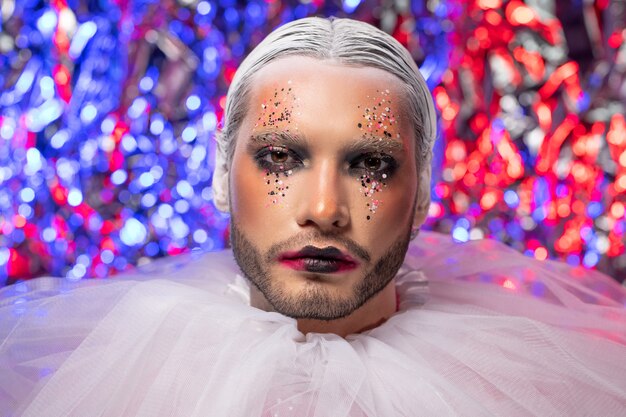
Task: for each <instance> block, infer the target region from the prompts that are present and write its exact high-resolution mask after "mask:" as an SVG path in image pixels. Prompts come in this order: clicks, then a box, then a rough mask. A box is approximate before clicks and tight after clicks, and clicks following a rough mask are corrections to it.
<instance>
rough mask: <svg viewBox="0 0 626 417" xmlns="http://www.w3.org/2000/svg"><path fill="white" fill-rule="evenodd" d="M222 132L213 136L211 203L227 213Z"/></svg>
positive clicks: (226, 177) (226, 175) (226, 179)
mask: <svg viewBox="0 0 626 417" xmlns="http://www.w3.org/2000/svg"><path fill="white" fill-rule="evenodd" d="M222 135H223V132H221V131H218V132H216V134H215V137H216V142H217V146H216V148H217V149H216V150H215V170H214V171H213V184H212V187H213V203H214V204H215V207H217V209H218V210H219V211H221V212H224V213H228V211H229V210H230V207H229V201H230V199H229V184H228V177H229V174H230V172H229V167H228V158H227V156H226V150H225V149H223V148H224V146H223V141H222V140H221V137H222Z"/></svg>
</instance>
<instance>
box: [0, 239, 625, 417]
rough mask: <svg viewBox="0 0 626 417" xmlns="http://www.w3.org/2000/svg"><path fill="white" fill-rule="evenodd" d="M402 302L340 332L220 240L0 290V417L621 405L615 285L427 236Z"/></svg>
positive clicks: (604, 411) (491, 248) (404, 279)
mask: <svg viewBox="0 0 626 417" xmlns="http://www.w3.org/2000/svg"><path fill="white" fill-rule="evenodd" d="M405 264H406V266H405V267H404V268H403V270H402V271H401V272H400V274H399V276H398V284H397V289H398V294H399V297H400V311H399V312H398V313H397V314H396V315H395V316H393V317H392V318H391V319H389V320H388V321H387V322H386V323H385V324H383V325H382V326H380V327H378V328H376V329H373V330H370V331H368V332H365V333H363V334H358V335H351V336H349V337H347V338H346V339H342V338H340V337H337V336H335V335H329V334H308V335H306V336H305V335H303V334H301V333H300V332H299V331H298V330H297V328H296V325H295V321H294V320H293V319H290V318H287V317H284V316H281V315H280V314H277V313H268V312H263V311H260V310H258V309H255V308H252V307H250V306H249V305H248V299H247V284H246V282H245V280H243V279H242V278H241V277H238V276H237V268H236V266H235V264H234V262H233V261H232V254H231V253H230V252H221V253H212V254H201V255H186V256H182V257H177V258H173V259H169V260H165V261H157V262H155V263H153V264H151V265H150V266H147V267H144V268H142V269H139V270H136V271H135V272H134V273H129V274H126V275H125V276H120V277H117V278H114V279H110V280H89V281H85V282H81V283H74V284H73V283H69V282H67V281H65V280H61V279H54V278H42V279H37V280H33V281H29V282H26V283H21V284H18V285H14V286H12V287H8V288H6V289H4V290H3V291H2V292H1V293H0V296H1V298H2V301H0V338H1V340H2V342H1V344H0V415H3V416H4V415H12V414H15V415H24V416H116V417H118V416H149V417H154V416H185V417H188V416H232V417H234V416H241V417H253V416H262V417H266V416H267V417H269V416H281V417H284V416H297V417H308V416H319V417H322V416H323V417H328V416H336V417H343V416H383V417H392V416H419V415H428V416H483V415H498V416H504V415H506V416H517V415H520V416H522V415H523V416H526V415H537V416H547V415H563V416H578V415H580V416H583V415H602V416H618V415H626V392H625V391H626V361H625V359H626V310H625V309H624V305H625V303H626V293H625V291H624V289H623V288H621V287H620V286H619V285H617V284H616V283H615V282H613V281H612V280H611V279H610V278H608V277H605V276H603V275H601V274H598V273H593V272H589V271H583V270H580V269H573V268H570V267H567V266H565V265H562V264H557V263H552V262H537V261H533V260H532V259H529V258H527V257H523V256H521V255H519V254H517V253H516V252H514V251H513V250H511V249H508V248H506V247H505V246H503V245H500V244H497V243H495V242H491V241H479V242H472V243H468V244H462V245H461V244H456V243H453V242H452V241H451V240H450V239H449V238H448V237H444V236H441V235H437V234H432V233H424V234H422V236H420V237H419V238H418V239H417V241H416V242H414V243H413V244H412V245H411V248H410V251H409V254H408V255H407V259H406V263H405Z"/></svg>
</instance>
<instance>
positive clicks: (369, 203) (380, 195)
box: [352, 172, 417, 240]
mask: <svg viewBox="0 0 626 417" xmlns="http://www.w3.org/2000/svg"><path fill="white" fill-rule="evenodd" d="M354 188H355V189H356V190H357V191H358V197H357V198H358V200H357V203H356V205H353V207H355V211H354V213H353V216H352V217H353V220H354V221H355V222H356V223H357V224H359V225H360V226H362V227H363V228H366V229H370V230H371V231H374V230H376V232H375V233H373V234H374V235H376V236H377V239H378V238H380V239H383V240H384V236H387V235H389V236H390V240H393V239H396V238H397V234H398V233H404V231H405V229H406V227H408V225H410V224H411V222H412V218H413V206H414V204H415V197H416V192H417V191H416V190H417V178H415V174H409V173H402V172H398V173H396V175H395V176H394V178H393V179H387V178H378V179H376V178H372V177H369V176H363V177H361V178H359V181H358V183H357V184H355V185H354ZM391 235H393V237H392V236H391Z"/></svg>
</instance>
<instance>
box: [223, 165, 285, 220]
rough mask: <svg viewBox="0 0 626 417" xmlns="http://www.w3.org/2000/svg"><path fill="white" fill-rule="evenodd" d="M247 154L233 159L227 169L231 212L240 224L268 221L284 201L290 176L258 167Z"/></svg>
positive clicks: (281, 206)
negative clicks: (246, 156)
mask: <svg viewBox="0 0 626 417" xmlns="http://www.w3.org/2000/svg"><path fill="white" fill-rule="evenodd" d="M246 159H247V158H245V157H244V158H237V156H235V158H234V159H233V164H232V170H231V184H230V190H231V213H232V215H233V217H235V218H236V220H237V222H238V223H240V224H253V223H259V224H268V222H267V216H274V215H276V214H277V212H279V211H281V209H283V208H284V207H285V205H286V199H287V198H288V193H289V192H290V191H291V190H290V188H292V187H291V186H290V184H291V178H289V176H288V175H285V174H282V173H280V174H279V173H272V172H268V171H262V170H260V169H259V168H258V167H257V166H256V164H255V163H254V162H252V161H246Z"/></svg>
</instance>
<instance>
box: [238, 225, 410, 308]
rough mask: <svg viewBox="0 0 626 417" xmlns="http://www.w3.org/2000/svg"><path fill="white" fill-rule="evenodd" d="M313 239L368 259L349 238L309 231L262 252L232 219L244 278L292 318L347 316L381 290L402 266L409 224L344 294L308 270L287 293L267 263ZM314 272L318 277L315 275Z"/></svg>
mask: <svg viewBox="0 0 626 417" xmlns="http://www.w3.org/2000/svg"><path fill="white" fill-rule="evenodd" d="M315 241H324V242H336V243H338V244H340V245H343V246H344V247H346V248H347V249H348V250H349V251H351V252H352V253H353V254H355V255H357V256H358V257H360V258H361V259H362V260H365V261H367V263H369V261H370V255H369V253H368V252H367V250H365V249H364V248H362V247H361V246H359V245H358V244H357V243H356V242H354V241H353V240H351V239H347V238H345V237H342V236H339V235H336V234H324V233H322V232H319V231H311V232H307V233H303V234H300V235H297V236H295V237H293V238H291V239H287V240H285V241H283V242H279V243H277V244H274V245H272V246H271V247H270V248H269V249H268V250H267V252H266V253H265V254H262V253H261V251H260V250H259V249H258V248H257V247H256V246H255V245H254V244H253V243H252V241H250V240H249V239H248V238H247V237H246V236H245V234H244V233H243V232H242V230H241V229H240V228H239V227H238V226H237V222H236V221H235V220H234V219H232V220H231V244H232V248H233V253H234V256H235V260H236V261H237V264H238V265H239V268H240V269H241V271H242V272H243V274H244V275H245V276H246V278H247V279H248V280H249V281H250V282H251V283H252V285H254V286H255V287H256V288H257V289H258V290H259V291H260V292H261V293H262V294H263V296H264V297H265V299H266V300H267V301H268V302H269V304H270V305H271V306H272V307H273V308H274V310H275V311H277V312H279V313H281V314H283V315H285V316H288V317H291V318H295V319H316V320H336V319H340V318H342V317H346V316H348V315H350V314H351V313H352V312H354V311H355V310H356V309H358V308H359V307H361V306H362V305H363V304H365V303H366V302H367V300H369V299H370V298H372V297H373V296H374V295H376V294H377V293H378V292H380V291H381V290H382V289H383V288H385V287H386V286H387V284H389V282H391V280H392V279H393V278H394V277H395V275H396V273H397V272H398V269H400V266H402V262H403V261H404V257H405V255H406V252H407V249H408V246H409V242H410V228H409V230H407V233H405V234H404V235H403V236H402V237H400V238H399V239H398V240H396V241H395V242H394V243H393V244H391V246H390V247H389V248H388V249H387V251H386V252H385V253H384V254H383V256H381V257H380V258H379V259H378V260H376V262H375V263H374V265H373V266H372V267H371V268H370V269H369V271H367V272H366V274H365V276H364V277H363V278H362V279H361V280H360V281H358V282H357V283H355V284H354V285H353V286H352V288H351V289H350V291H349V293H348V294H347V295H336V294H333V292H332V291H330V290H329V289H328V288H324V285H323V284H322V283H319V282H315V281H321V280H322V276H321V275H318V274H311V273H309V276H311V281H312V282H310V284H311V285H308V286H307V288H306V289H305V290H303V291H300V292H299V293H298V294H290V293H288V291H287V290H286V289H285V288H283V286H282V285H280V284H279V283H278V282H277V281H276V280H275V279H273V278H272V275H271V273H270V268H269V266H270V264H271V263H272V262H274V261H275V259H276V256H277V255H278V254H279V253H282V252H284V251H286V250H290V249H293V248H294V247H298V246H300V247H301V246H305V245H309V244H311V242H315ZM316 275H317V277H316Z"/></svg>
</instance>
